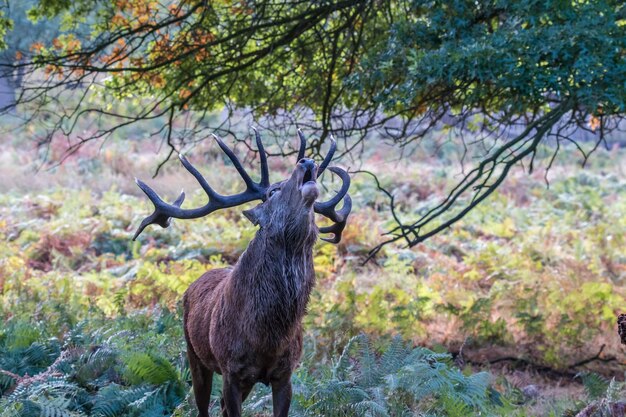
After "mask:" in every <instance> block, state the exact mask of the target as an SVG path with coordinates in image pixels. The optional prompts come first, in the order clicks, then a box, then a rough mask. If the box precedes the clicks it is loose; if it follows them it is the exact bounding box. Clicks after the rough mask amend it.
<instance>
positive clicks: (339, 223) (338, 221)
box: [314, 167, 352, 243]
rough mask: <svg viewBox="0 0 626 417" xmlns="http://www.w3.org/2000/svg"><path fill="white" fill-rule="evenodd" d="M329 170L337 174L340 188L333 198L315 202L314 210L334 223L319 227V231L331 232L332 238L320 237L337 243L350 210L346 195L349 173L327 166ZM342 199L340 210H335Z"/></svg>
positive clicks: (350, 205) (349, 201)
mask: <svg viewBox="0 0 626 417" xmlns="http://www.w3.org/2000/svg"><path fill="white" fill-rule="evenodd" d="M328 169H329V170H330V171H331V172H333V173H335V174H337V175H338V176H339V177H340V178H341V180H342V182H343V183H342V185H341V189H340V190H339V192H338V193H337V195H335V196H334V197H333V198H331V199H330V200H328V201H325V202H316V203H315V205H314V210H315V212H316V213H318V214H321V215H323V216H325V217H327V218H329V219H330V220H331V221H332V222H333V223H334V224H333V225H331V226H326V227H321V228H320V229H319V230H320V233H333V234H334V237H333V238H322V240H325V241H327V242H331V243H339V241H340V240H341V233H342V232H343V229H344V228H345V227H346V221H347V219H348V215H349V214H350V211H351V210H352V199H351V198H350V195H348V189H349V188H350V175H348V173H347V172H346V171H344V170H343V169H341V168H338V167H329V168H328ZM341 200H343V206H342V207H341V209H340V210H338V211H337V210H335V207H336V206H337V204H339V202H340V201H341Z"/></svg>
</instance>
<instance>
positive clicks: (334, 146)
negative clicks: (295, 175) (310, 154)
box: [298, 129, 337, 178]
mask: <svg viewBox="0 0 626 417" xmlns="http://www.w3.org/2000/svg"><path fill="white" fill-rule="evenodd" d="M298 137H299V138H300V150H299V151H298V161H299V160H301V159H302V158H304V152H305V151H306V138H305V137H304V133H302V131H301V130H300V129H298ZM336 149H337V142H336V141H335V138H334V137H333V135H330V149H329V150H328V153H327V154H326V157H325V158H324V161H322V163H321V164H320V166H319V168H318V169H317V177H318V178H319V177H320V175H322V172H324V170H325V169H326V167H328V164H330V161H331V160H332V159H333V155H334V154H335V150H336Z"/></svg>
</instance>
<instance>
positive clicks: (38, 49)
mask: <svg viewBox="0 0 626 417" xmlns="http://www.w3.org/2000/svg"><path fill="white" fill-rule="evenodd" d="M42 49H43V43H41V42H35V43H34V44H32V45H31V46H30V50H31V51H34V52H41V50H42Z"/></svg>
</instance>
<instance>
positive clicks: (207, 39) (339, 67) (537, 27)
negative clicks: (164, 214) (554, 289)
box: [18, 0, 626, 253]
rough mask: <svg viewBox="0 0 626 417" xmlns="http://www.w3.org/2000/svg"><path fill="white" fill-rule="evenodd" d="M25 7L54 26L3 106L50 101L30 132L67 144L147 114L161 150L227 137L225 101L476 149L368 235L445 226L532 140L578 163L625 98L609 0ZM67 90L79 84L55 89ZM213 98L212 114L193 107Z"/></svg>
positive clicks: (621, 42)
mask: <svg viewBox="0 0 626 417" xmlns="http://www.w3.org/2000/svg"><path fill="white" fill-rule="evenodd" d="M29 14H30V16H31V18H34V19H47V18H52V17H56V16H60V17H61V19H62V20H63V21H64V22H65V23H66V24H65V29H66V32H65V33H64V34H63V35H61V36H59V37H57V38H55V39H53V40H52V42H50V43H46V42H43V41H42V42H39V43H37V44H36V45H35V52H36V53H35V54H34V55H33V56H32V59H30V60H29V61H28V62H25V63H22V64H20V65H18V67H19V68H24V69H27V70H28V72H29V73H30V74H31V75H32V77H31V83H30V84H29V85H27V86H26V87H25V88H24V90H23V94H22V96H21V97H20V100H19V102H20V104H21V105H23V106H25V108H26V107H28V106H27V105H31V106H34V108H35V109H36V110H38V111H40V110H41V108H42V107H41V106H45V105H49V104H51V103H52V104H54V110H53V111H50V110H49V107H48V111H46V118H47V123H48V126H49V128H48V129H47V136H46V137H45V138H44V139H43V142H44V143H47V142H49V141H50V140H51V138H52V136H53V134H54V133H56V132H59V131H61V132H63V133H64V134H66V135H68V136H75V137H76V138H75V140H76V141H75V142H74V144H73V146H72V148H71V149H74V148H75V146H80V145H81V144H82V143H84V142H85V141H88V140H93V139H98V138H103V137H107V136H108V135H110V134H112V133H113V132H115V131H116V130H118V129H121V128H124V127H126V126H128V125H130V124H133V123H136V122H138V121H142V120H146V119H159V120H161V121H162V124H161V126H160V127H159V128H158V129H156V131H155V132H154V133H159V134H162V136H163V138H164V141H166V142H167V144H168V146H169V147H170V148H171V152H170V155H171V154H172V153H173V152H174V151H175V150H179V149H181V147H183V146H184V145H185V144H188V143H190V142H194V141H197V140H202V139H203V138H205V137H207V135H208V134H209V133H211V132H213V131H215V130H218V131H219V130H221V131H225V132H230V133H234V134H237V133H241V131H240V130H239V131H238V130H237V129H236V128H234V127H233V126H232V125H231V124H230V123H232V122H234V121H236V120H241V118H238V117H234V116H235V115H241V114H245V115H247V116H248V118H247V119H244V120H247V121H248V122H249V121H250V119H251V118H252V119H253V120H255V121H256V123H257V124H260V125H262V126H264V127H265V128H266V129H267V130H270V129H271V130H275V131H277V132H279V133H283V132H286V131H288V130H289V128H286V127H285V126H287V125H289V126H290V127H291V126H292V125H294V124H295V125H297V126H299V127H301V128H306V129H309V130H312V131H315V132H317V133H318V134H319V135H318V138H319V139H317V140H315V141H313V142H312V145H311V146H312V148H314V150H319V148H320V146H321V145H322V143H324V141H325V140H326V138H327V137H328V136H329V134H331V133H335V134H336V135H338V136H340V137H341V138H342V139H345V146H344V149H345V151H346V152H354V151H355V150H357V149H360V148H359V145H362V146H367V144H366V143H365V142H364V138H365V136H366V135H368V134H371V133H372V132H376V133H377V134H378V135H379V136H380V137H382V138H383V139H386V140H389V141H391V142H393V143H395V144H398V145H400V146H406V145H408V144H410V143H411V142H412V141H415V140H416V139H420V138H423V137H425V136H426V135H428V134H429V133H430V132H431V131H432V130H433V129H441V128H442V127H446V128H450V127H452V128H454V129H455V133H456V136H457V137H458V138H460V142H462V145H463V146H465V147H468V146H470V145H472V144H473V145H475V146H473V147H472V148H473V151H472V154H477V153H478V154H479V155H480V159H479V160H478V162H477V163H476V165H475V167H474V169H472V170H469V171H467V173H466V174H467V175H466V176H464V177H463V178H462V180H461V181H460V182H459V184H458V186H457V187H455V188H453V190H452V191H451V192H450V194H449V196H448V197H447V198H446V199H444V200H443V201H442V202H441V203H440V204H438V205H435V206H434V207H433V208H432V210H430V211H428V212H427V213H426V214H425V215H423V216H418V217H417V218H413V219H408V220H405V219H402V218H400V217H399V216H397V215H396V214H395V211H394V201H393V196H392V195H391V194H389V195H390V197H391V206H392V212H393V214H394V216H393V217H394V220H395V222H396V225H395V226H394V227H392V228H391V229H390V230H389V232H390V238H389V240H387V241H386V242H384V243H383V244H385V243H387V242H390V241H398V240H403V241H405V243H406V244H408V245H410V246H412V245H415V244H418V243H420V242H422V241H423V240H424V239H426V238H428V237H430V236H432V235H433V234H435V233H438V232H440V231H441V230H444V229H446V228H447V227H449V226H450V225H452V224H453V223H455V222H456V221H458V220H459V219H460V218H462V217H463V216H464V215H465V214H466V213H467V212H468V211H469V210H471V209H472V208H473V207H474V206H475V205H477V204H479V203H480V202H481V201H483V200H484V199H485V198H487V197H488V196H489V195H490V194H492V193H493V191H494V190H495V189H496V188H497V187H498V186H499V185H500V184H501V183H502V181H504V179H505V178H506V177H507V175H508V173H509V172H510V170H511V169H512V168H513V167H514V166H516V165H520V164H522V165H523V164H525V165H524V166H527V167H528V169H529V171H532V170H533V168H534V165H535V157H536V155H537V154H538V153H541V152H544V153H548V154H549V156H550V158H549V161H548V162H547V164H546V165H547V167H546V169H549V168H550V167H551V166H552V163H553V162H554V159H555V157H556V156H557V154H558V152H559V150H560V149H561V147H562V146H575V147H577V148H578V149H579V150H580V152H581V154H582V157H583V160H586V159H587V157H588V156H589V154H590V153H591V152H593V151H594V150H595V149H596V148H597V147H598V146H599V145H600V144H601V143H602V141H604V140H605V137H606V135H608V134H610V133H611V132H613V131H615V130H618V128H619V122H620V120H621V117H622V115H623V114H624V111H625V110H626V88H625V85H624V83H623V80H624V79H625V78H626V63H625V61H624V53H625V46H626V6H624V4H623V2H621V1H617V0H591V1H582V0H581V1H573V2H572V1H563V0H548V1H539V0H531V1H505V0H485V1H472V0H454V1H443V0H404V1H402V0H393V1H392V0H384V1H376V2H374V1H366V0H360V1H347V0H346V1H319V2H302V1H296V0H283V1H278V2H275V1H258V2H245V1H243V2H236V3H233V2H224V1H217V2H210V3H207V2H205V1H199V0H183V1H163V2H157V1H148V0H107V1H103V0H81V1H77V2H69V1H65V0H40V1H39V4H38V5H37V7H35V8H33V9H32V10H31V11H30V12H29ZM68 16H70V17H71V18H69V17H68ZM85 26H86V27H88V28H89V30H90V32H89V34H88V35H80V34H79V31H80V28H84V27H85ZM38 70H42V71H43V72H44V73H45V74H47V77H45V78H44V79H43V80H42V78H41V76H40V75H39V72H38ZM68 86H71V87H73V88H76V87H77V86H82V88H80V89H79V91H77V92H74V94H72V96H73V97H72V98H71V99H68V93H67V91H66V88H67V87H68ZM93 95H97V97H98V98H97V100H94V99H93ZM128 99H132V100H133V101H134V105H132V106H129V107H123V106H118V105H117V104H116V103H118V102H119V101H121V100H128ZM224 107H225V108H227V109H229V113H228V115H227V116H228V117H226V118H222V119H221V120H218V121H217V122H216V121H215V120H214V118H211V117H210V112H211V111H215V110H220V109H222V108H224ZM104 116H106V123H104V124H106V126H104V127H100V128H98V129H97V130H96V131H92V132H91V133H89V134H88V135H87V136H80V135H77V131H79V130H80V129H81V126H82V124H81V121H83V120H85V119H88V118H93V117H96V118H98V120H99V121H102V120H101V118H102V117H104ZM177 119H183V120H185V123H184V128H180V127H179V128H176V126H175V123H174V121H175V120H177ZM581 131H586V132H587V133H588V135H587V136H588V137H589V138H592V139H593V140H592V143H591V144H590V145H587V144H585V143H582V142H583V141H581V140H580V139H581V134H580V132H581ZM544 145H549V146H547V147H546V146H544ZM284 152H285V151H284V150H283V153H284ZM375 252H376V250H375V251H374V253H375Z"/></svg>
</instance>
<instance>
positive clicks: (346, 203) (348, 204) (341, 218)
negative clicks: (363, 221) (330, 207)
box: [320, 194, 352, 243]
mask: <svg viewBox="0 0 626 417" xmlns="http://www.w3.org/2000/svg"><path fill="white" fill-rule="evenodd" d="M351 210H352V199H351V198H350V195H349V194H346V196H345V198H344V199H343V206H342V207H341V210H339V211H337V212H335V214H336V216H335V217H336V219H337V220H336V221H335V223H334V224H332V225H331V226H325V227H320V233H332V234H333V235H334V236H333V237H323V238H322V240H325V241H326V242H330V243H339V241H341V233H342V232H343V229H345V228H346V223H347V220H348V215H349V214H350V211H351Z"/></svg>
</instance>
